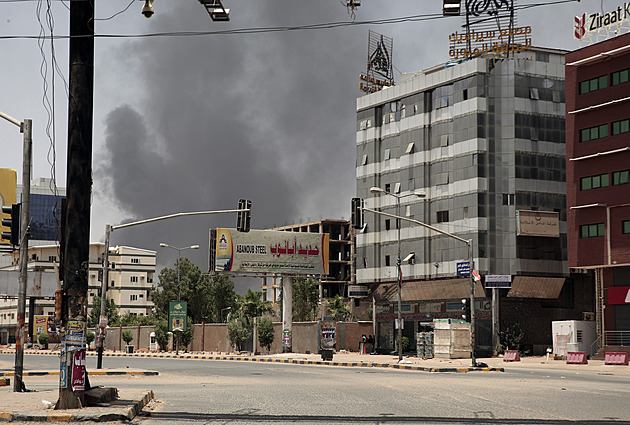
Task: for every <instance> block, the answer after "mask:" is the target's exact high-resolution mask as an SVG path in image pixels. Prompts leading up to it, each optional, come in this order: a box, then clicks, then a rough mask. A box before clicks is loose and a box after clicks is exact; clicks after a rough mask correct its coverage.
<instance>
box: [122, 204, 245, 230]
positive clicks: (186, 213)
mask: <svg viewBox="0 0 630 425" xmlns="http://www.w3.org/2000/svg"><path fill="white" fill-rule="evenodd" d="M247 211H251V209H250V208H243V209H234V210H217V211H196V212H184V213H176V214H169V215H164V216H161V217H154V218H148V219H146V220H140V221H134V222H131V223H124V224H118V225H116V226H111V230H117V229H124V228H125V227H131V226H137V225H139V224H146V223H153V222H155V221H161V220H168V219H170V218H176V217H188V216H191V215H208V214H225V213H238V212H247Z"/></svg>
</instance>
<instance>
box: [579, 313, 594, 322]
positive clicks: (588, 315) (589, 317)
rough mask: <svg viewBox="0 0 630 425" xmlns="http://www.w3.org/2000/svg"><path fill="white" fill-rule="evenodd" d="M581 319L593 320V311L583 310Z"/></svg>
mask: <svg viewBox="0 0 630 425" xmlns="http://www.w3.org/2000/svg"><path fill="white" fill-rule="evenodd" d="M582 320H589V321H593V320H595V313H593V312H592V311H583V312H582Z"/></svg>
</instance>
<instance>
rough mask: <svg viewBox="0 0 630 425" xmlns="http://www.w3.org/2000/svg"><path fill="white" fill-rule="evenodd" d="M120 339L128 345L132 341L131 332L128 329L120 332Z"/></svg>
mask: <svg viewBox="0 0 630 425" xmlns="http://www.w3.org/2000/svg"><path fill="white" fill-rule="evenodd" d="M122 339H123V341H125V344H126V345H129V343H130V342H131V341H133V334H132V333H131V331H130V330H129V329H125V330H124V331H123V333H122Z"/></svg>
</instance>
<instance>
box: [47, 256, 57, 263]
mask: <svg viewBox="0 0 630 425" xmlns="http://www.w3.org/2000/svg"><path fill="white" fill-rule="evenodd" d="M48 261H50V262H51V263H54V262H56V261H57V257H56V256H54V255H49V256H48Z"/></svg>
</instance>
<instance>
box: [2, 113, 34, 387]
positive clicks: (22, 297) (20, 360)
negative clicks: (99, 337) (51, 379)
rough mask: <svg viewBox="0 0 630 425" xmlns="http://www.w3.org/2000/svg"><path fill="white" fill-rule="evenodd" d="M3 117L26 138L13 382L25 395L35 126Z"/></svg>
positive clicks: (29, 121) (30, 122)
mask: <svg viewBox="0 0 630 425" xmlns="http://www.w3.org/2000/svg"><path fill="white" fill-rule="evenodd" d="M0 117H1V118H4V119H5V120H7V121H9V122H10V123H13V124H15V125H17V126H18V127H20V132H21V133H23V134H24V144H23V151H22V207H21V211H20V214H21V216H20V254H19V272H18V309H17V330H16V332H15V369H14V370H15V372H14V376H15V379H14V380H13V391H14V392H22V391H25V386H24V381H22V373H23V371H24V343H25V342H26V338H25V334H26V332H25V328H24V323H25V318H26V317H25V316H26V285H27V281H28V275H27V269H28V225H29V221H30V217H31V216H30V204H31V161H32V157H33V153H32V152H33V122H32V120H30V119H25V120H24V122H20V121H19V120H17V119H15V118H13V117H11V116H9V115H7V114H5V113H3V112H0Z"/></svg>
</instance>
